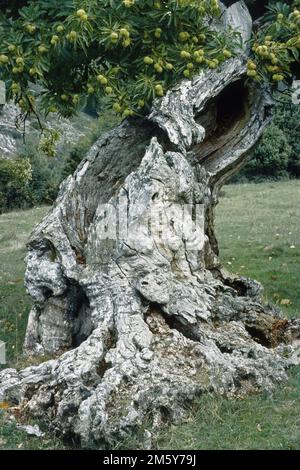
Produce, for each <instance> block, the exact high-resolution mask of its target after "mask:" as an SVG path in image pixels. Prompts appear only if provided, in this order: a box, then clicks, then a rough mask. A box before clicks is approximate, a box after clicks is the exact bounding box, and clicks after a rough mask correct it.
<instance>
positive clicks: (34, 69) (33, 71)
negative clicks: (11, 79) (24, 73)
mask: <svg viewBox="0 0 300 470" xmlns="http://www.w3.org/2000/svg"><path fill="white" fill-rule="evenodd" d="M29 75H31V76H32V77H34V76H35V75H36V68H34V67H32V68H31V69H29Z"/></svg>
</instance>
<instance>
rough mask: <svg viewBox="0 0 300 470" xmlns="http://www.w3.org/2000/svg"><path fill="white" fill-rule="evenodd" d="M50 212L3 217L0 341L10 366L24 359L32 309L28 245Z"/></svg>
mask: <svg viewBox="0 0 300 470" xmlns="http://www.w3.org/2000/svg"><path fill="white" fill-rule="evenodd" d="M47 211H48V209H47V208H45V207H39V208H35V209H32V210H28V211H17V212H10V213H7V214H2V215H1V216H0V266H1V271H0V340H2V341H4V342H5V343H6V347H7V360H8V361H9V363H12V362H14V363H15V362H18V361H19V360H21V359H22V343H23V340H24V334H25V328H26V323H27V318H28V313H29V310H30V306H31V301H30V299H29V297H28V296H27V294H26V291H25V287H24V270H25V263H24V258H25V255H26V241H27V239H28V236H29V234H30V232H31V230H32V229H33V227H34V225H35V224H36V223H37V222H38V221H39V220H41V218H42V217H43V216H44V215H45V214H46V212H47ZM0 367H1V366H0Z"/></svg>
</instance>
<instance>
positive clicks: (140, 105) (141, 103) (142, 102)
mask: <svg viewBox="0 0 300 470" xmlns="http://www.w3.org/2000/svg"><path fill="white" fill-rule="evenodd" d="M138 105H139V108H143V107H144V106H145V101H144V100H139V101H138Z"/></svg>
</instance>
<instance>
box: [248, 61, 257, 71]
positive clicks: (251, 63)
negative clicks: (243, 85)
mask: <svg viewBox="0 0 300 470" xmlns="http://www.w3.org/2000/svg"><path fill="white" fill-rule="evenodd" d="M247 68H248V69H249V70H256V69H257V65H256V64H255V63H254V62H252V61H249V62H248V64H247Z"/></svg>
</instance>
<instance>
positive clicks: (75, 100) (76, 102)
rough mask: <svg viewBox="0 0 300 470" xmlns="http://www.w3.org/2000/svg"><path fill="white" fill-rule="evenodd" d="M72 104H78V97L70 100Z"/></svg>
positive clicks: (75, 96)
mask: <svg viewBox="0 0 300 470" xmlns="http://www.w3.org/2000/svg"><path fill="white" fill-rule="evenodd" d="M72 102H73V104H78V102H79V95H74V96H73V98H72Z"/></svg>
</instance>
